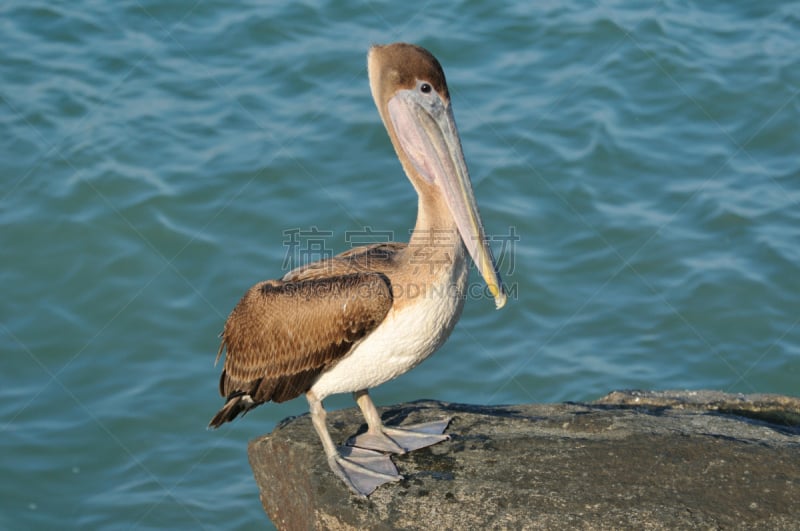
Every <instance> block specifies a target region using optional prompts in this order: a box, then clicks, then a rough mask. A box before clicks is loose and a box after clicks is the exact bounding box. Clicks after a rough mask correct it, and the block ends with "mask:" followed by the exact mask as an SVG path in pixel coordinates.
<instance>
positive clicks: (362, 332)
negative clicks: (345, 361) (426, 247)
mask: <svg viewBox="0 0 800 531" xmlns="http://www.w3.org/2000/svg"><path fill="white" fill-rule="evenodd" d="M310 276H311V277H313V275H310ZM391 306H392V294H391V289H390V286H389V281H388V279H387V278H386V276H385V275H383V274H382V273H376V272H366V273H364V272H361V273H351V274H345V275H338V276H327V277H319V278H307V279H303V280H295V281H286V280H268V281H265V282H261V283H259V284H256V285H255V286H253V287H252V288H250V289H249V290H248V291H247V293H246V294H245V295H244V297H242V299H241V300H240V301H239V303H238V304H237V305H236V307H235V308H234V310H233V312H231V315H230V317H228V320H227V322H226V323H225V328H224V330H223V333H222V344H221V345H220V350H219V354H218V356H217V359H219V356H220V355H221V354H222V352H223V351H226V356H225V366H224V369H223V371H222V375H221V377H220V383H219V390H220V394H221V395H222V396H224V397H226V398H227V401H226V404H225V406H223V408H222V409H221V410H220V411H219V412H218V413H217V415H216V416H215V417H214V419H212V421H211V424H210V425H211V426H213V427H216V426H219V425H220V424H222V423H224V422H226V421H229V420H233V418H235V417H236V416H237V415H238V414H239V413H242V412H244V411H247V410H248V409H250V408H252V407H255V406H257V405H258V404H261V403H263V402H267V401H270V400H271V401H274V402H283V401H285V400H290V399H292V398H294V397H296V396H299V395H300V394H303V393H305V392H306V391H308V389H309V388H310V387H311V386H312V385H313V383H314V380H315V379H316V377H317V376H318V375H319V374H320V373H321V372H322V371H324V370H325V369H326V368H327V367H329V366H331V365H332V364H334V363H336V362H337V361H338V360H339V359H341V358H342V357H344V356H345V355H346V354H347V353H348V352H350V350H351V349H352V348H353V345H354V344H356V343H357V342H358V341H360V340H361V339H363V338H364V337H365V336H367V335H368V334H369V333H370V332H372V331H373V330H374V329H375V328H376V327H377V326H378V325H379V324H380V323H381V321H383V319H384V317H386V314H387V313H388V312H389V308H391Z"/></svg>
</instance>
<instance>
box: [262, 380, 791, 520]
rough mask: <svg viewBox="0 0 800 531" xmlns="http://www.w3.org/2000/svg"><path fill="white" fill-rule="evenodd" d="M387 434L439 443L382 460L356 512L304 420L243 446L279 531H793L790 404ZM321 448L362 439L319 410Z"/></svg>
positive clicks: (520, 413) (550, 408)
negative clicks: (429, 434)
mask: <svg viewBox="0 0 800 531" xmlns="http://www.w3.org/2000/svg"><path fill="white" fill-rule="evenodd" d="M382 416H383V419H384V421H385V422H386V423H387V424H389V425H392V424H409V423H414V422H422V421H426V420H435V419H440V418H443V417H452V418H453V420H452V422H451V423H450V426H449V427H448V429H447V433H449V434H450V435H451V437H452V438H451V440H450V441H447V442H443V443H440V444H437V445H435V446H431V447H429V448H425V449H422V450H418V451H416V452H412V453H411V454H408V455H403V456H397V457H395V458H394V461H395V463H396V464H397V468H398V470H399V471H400V473H401V474H403V475H404V476H405V479H404V480H403V481H401V482H399V483H397V484H388V485H384V486H382V487H380V488H378V490H376V491H375V492H374V493H373V494H372V495H371V496H370V497H369V498H368V499H359V498H357V497H355V496H353V495H351V494H350V493H349V491H348V490H347V488H346V487H345V486H344V485H343V484H342V483H341V482H340V481H339V480H338V479H336V477H335V476H334V475H333V473H332V472H331V471H330V469H329V468H328V465H327V463H326V460H325V456H324V453H323V451H322V445H321V444H320V442H319V439H318V438H317V435H316V433H315V432H314V429H313V427H312V426H311V421H310V418H309V417H308V415H304V416H301V417H297V418H292V419H287V420H286V421H284V422H283V423H281V425H279V426H278V427H277V428H275V430H274V431H273V433H271V434H269V435H266V436H263V437H260V438H257V439H254V440H253V441H251V442H250V446H249V457H250V464H251V466H252V467H253V471H254V473H255V478H256V482H257V483H258V486H259V489H260V492H261V500H262V503H263V505H264V508H265V509H266V511H267V513H268V515H269V517H270V518H271V519H272V521H273V522H274V523H275V525H276V526H277V527H278V528H280V529H365V528H369V529H395V528H402V529H432V528H439V529H498V528H499V529H539V528H542V529H553V528H562V529H563V528H570V529H571V528H576V527H577V528H584V529H585V528H589V529H619V528H646V529H674V528H689V527H700V528H705V529H708V528H748V529H759V528H760V529H800V503H799V502H798V500H800V400H798V399H796V398H790V397H782V396H775V395H747V396H746V395H728V394H724V393H718V392H714V391H699V392H689V391H683V392H680V391H679V392H675V391H668V392H639V391H635V392H619V391H618V392H614V393H611V394H609V395H608V396H606V397H604V398H602V399H601V400H598V401H597V402H594V403H588V404H578V403H565V404H528V405H516V406H496V407H481V406H472V405H465V404H449V403H442V402H432V401H422V402H414V403H409V404H401V405H398V406H393V407H390V408H384V409H383V410H382ZM328 423H329V426H330V430H331V435H332V436H333V438H334V440H335V441H340V442H341V441H344V440H346V439H347V438H348V437H349V436H350V435H353V434H354V433H356V432H357V431H363V430H365V429H366V426H365V424H364V420H363V418H362V417H361V415H360V413H359V412H358V410H357V409H348V410H343V411H331V412H330V413H329V415H328Z"/></svg>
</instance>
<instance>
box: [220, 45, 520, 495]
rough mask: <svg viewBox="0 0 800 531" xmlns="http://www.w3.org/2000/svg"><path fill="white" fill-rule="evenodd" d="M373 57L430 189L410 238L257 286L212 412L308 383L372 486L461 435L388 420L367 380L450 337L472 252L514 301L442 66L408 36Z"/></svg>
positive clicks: (387, 109)
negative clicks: (354, 412)
mask: <svg viewBox="0 0 800 531" xmlns="http://www.w3.org/2000/svg"><path fill="white" fill-rule="evenodd" d="M367 63H368V65H367V66H368V70H369V83H370V88H371V91H372V96H373V98H374V100H375V104H376V105H377V107H378V112H379V113H380V115H381V118H382V119H383V124H384V125H385V126H386V130H387V131H388V133H389V137H390V138H391V140H392V145H394V149H395V151H396V152H397V156H398V157H399V158H400V162H401V164H402V166H403V169H404V170H405V172H406V175H407V176H408V178H409V179H410V180H411V184H413V185H414V188H415V189H416V191H417V194H418V195H419V202H418V213H417V222H416V225H415V226H414V232H413V233H412V235H411V239H410V241H409V242H408V243H407V244H405V243H384V244H377V245H370V246H364V247H358V248H354V249H351V250H349V251H347V252H344V253H342V254H340V255H337V256H335V257H333V258H330V259H326V260H322V261H319V262H314V263H311V264H308V265H305V266H302V267H299V268H297V269H294V270H292V271H289V272H288V273H287V274H286V275H285V276H284V277H283V278H282V279H281V280H267V281H265V282H261V283H259V284H256V285H255V286H253V287H252V288H250V290H249V291H248V292H247V293H246V294H245V295H244V297H242V299H241V300H240V301H239V303H238V304H237V305H236V307H235V308H234V310H233V312H231V315H230V316H229V317H228V320H227V322H226V323H225V328H224V331H223V333H222V344H221V345H220V349H219V353H218V354H217V360H219V357H220V355H221V354H222V351H223V350H225V351H227V355H226V358H225V367H224V369H223V371H222V375H221V378H220V384H219V388H220V393H221V394H222V396H223V397H225V398H226V402H225V405H224V406H223V407H222V409H220V411H219V412H218V413H217V414H216V416H215V417H214V418H213V419H212V420H211V423H210V424H209V426H211V427H215V428H216V427H218V426H220V425H221V424H223V423H224V422H227V421H230V420H233V419H234V418H235V417H236V416H237V415H239V414H240V413H244V412H246V411H248V410H249V409H251V408H254V407H256V406H257V405H259V404H262V403H264V402H269V401H273V402H283V401H285V400H289V399H292V398H295V397H297V396H299V395H301V394H304V393H305V395H306V398H307V399H308V403H309V406H310V410H311V420H312V422H313V425H314V428H315V429H316V431H317V433H318V434H319V437H320V439H321V440H322V446H323V447H324V449H325V454H326V455H327V458H328V464H329V465H330V467H331V469H332V470H333V472H334V473H335V474H336V475H337V476H338V477H339V478H341V479H342V480H343V481H344V482H345V484H347V486H348V487H349V488H350V489H351V490H352V491H353V492H354V493H356V494H358V495H361V496H366V495H368V494H369V493H371V492H372V491H373V490H375V488H377V487H378V486H379V485H382V484H383V483H386V482H389V481H398V480H399V479H401V476H400V475H399V474H398V473H397V469H396V468H395V466H394V464H393V463H392V461H391V459H390V458H389V456H388V455H387V453H398V454H401V453H404V452H409V451H412V450H415V449H417V448H423V447H425V446H429V445H431V444H435V443H437V442H439V441H443V440H446V439H448V438H449V437H448V436H447V435H445V434H444V430H445V429H446V428H447V424H448V423H449V419H445V420H442V421H435V422H428V423H423V424H417V425H412V426H406V427H404V428H402V429H401V428H391V427H387V426H384V425H383V423H382V422H381V418H380V415H379V414H378V411H377V409H376V408H375V405H374V404H373V402H372V400H371V399H370V396H369V394H368V390H369V389H371V388H373V387H375V386H378V385H380V384H382V383H384V382H387V381H389V380H391V379H393V378H396V377H397V376H399V375H401V374H403V373H405V372H406V371H408V370H410V369H411V368H413V367H414V366H416V365H417V364H419V363H420V362H421V361H422V360H424V359H425V358H427V357H428V356H430V355H431V354H432V353H433V352H434V351H435V350H436V349H437V348H439V347H440V346H441V345H442V343H444V341H445V340H446V339H447V337H448V336H449V335H450V332H451V331H452V330H453V327H454V326H455V324H456V321H458V318H459V316H460V315H461V309H462V308H463V306H464V295H465V290H466V287H467V274H468V269H469V268H468V266H469V263H468V259H467V255H468V254H469V256H471V257H472V260H473V261H474V262H475V264H476V266H477V268H478V270H479V271H480V273H481V275H482V276H483V279H484V280H485V281H486V284H487V285H488V289H489V291H490V293H491V294H492V296H493V297H494V299H495V304H496V306H497V308H500V307H502V306H503V305H504V304H505V302H506V294H505V291H504V288H503V284H502V282H501V280H500V275H499V274H498V271H497V266H496V264H495V261H494V258H493V257H492V253H491V250H490V249H489V246H488V244H487V240H486V236H485V234H484V231H483V226H482V223H481V218H480V216H479V214H478V207H477V205H476V204H475V197H474V194H473V191H472V185H471V183H470V179H469V174H468V173H467V166H466V163H465V162H464V155H463V154H462V152H461V141H460V139H459V136H458V131H457V130H456V124H455V120H454V118H453V111H452V109H451V107H450V96H449V93H448V91H447V84H446V82H445V77H444V72H443V71H442V67H441V66H440V65H439V62H438V61H437V60H436V58H435V57H434V56H433V55H432V54H431V53H430V52H428V51H427V50H425V49H423V48H420V47H418V46H414V45H411V44H405V43H395V44H390V45H386V46H373V47H372V48H371V49H370V51H369V54H368V59H367ZM346 392H350V393H353V394H354V397H355V400H356V403H357V404H358V406H359V408H361V411H362V413H363V414H364V417H365V419H366V421H367V426H368V429H367V431H366V432H365V433H363V434H361V435H358V436H356V437H353V438H351V439H350V440H349V441H348V444H347V445H346V446H342V447H339V448H338V449H337V447H336V446H335V445H334V443H333V440H332V439H331V436H330V434H329V433H328V428H327V426H326V423H325V410H324V409H323V406H322V401H323V400H324V399H325V398H326V397H328V396H330V395H332V394H336V393H346Z"/></svg>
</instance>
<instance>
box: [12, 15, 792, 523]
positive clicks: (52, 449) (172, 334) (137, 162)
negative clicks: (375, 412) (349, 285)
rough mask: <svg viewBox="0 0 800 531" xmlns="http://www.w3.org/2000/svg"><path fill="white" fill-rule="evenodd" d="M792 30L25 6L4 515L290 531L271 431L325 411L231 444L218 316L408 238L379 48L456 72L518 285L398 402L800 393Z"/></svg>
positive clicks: (15, 145)
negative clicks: (318, 265)
mask: <svg viewBox="0 0 800 531" xmlns="http://www.w3.org/2000/svg"><path fill="white" fill-rule="evenodd" d="M798 35H800V7H798V4H797V3H795V2H778V1H776V2H767V3H758V2H749V1H724V2H722V1H719V2H700V1H679V0H664V1H661V2H608V1H601V0H598V1H586V2H583V1H577V0H567V1H563V2H536V3H532V2H512V1H500V2H492V3H486V2H477V1H474V0H471V1H466V0H465V1H461V2H456V3H453V2H450V3H443V2H442V3H433V2H430V3H427V4H424V3H421V4H408V3H402V2H401V3H397V2H350V3H345V2H333V1H328V2H326V1H317V2H312V1H309V2H253V1H250V2H236V3H229V2H221V1H218V0H217V1H197V2H194V1H190V2H175V1H154V0H121V1H119V2H96V1H79V2H43V1H39V0H27V1H24V2H23V1H16V0H11V1H7V2H4V3H3V4H2V5H0V128H1V129H0V130H2V136H0V176H2V189H0V248H2V256H3V267H2V268H0V280H1V281H2V286H3V296H2V298H1V299H0V350H1V351H2V357H1V358H0V360H1V361H0V455H2V456H3V474H2V479H1V480H0V528H3V529H52V528H82V529H156V528H157V529H163V528H192V529H254V528H263V527H266V526H269V525H270V524H269V522H268V521H267V519H266V517H265V515H264V513H263V511H262V509H261V505H260V502H259V500H258V492H257V488H256V485H255V483H254V481H253V479H252V476H251V473H250V469H249V466H248V464H247V457H246V444H247V441H248V440H249V439H251V438H253V437H256V436H258V435H260V434H263V433H266V432H269V431H270V430H272V429H273V428H274V426H275V424H276V423H277V422H279V421H280V420H281V419H282V418H284V417H286V416H289V415H297V414H302V413H304V412H305V411H306V404H305V402H304V400H303V399H297V400H294V401H291V402H288V403H285V404H281V405H269V406H262V407H261V408H259V409H258V410H255V411H253V412H251V413H250V414H249V415H248V416H247V417H246V418H245V419H244V420H240V421H237V422H235V423H233V424H229V425H226V426H225V427H224V428H222V429H220V430H217V431H207V430H206V429H205V426H206V424H207V422H208V420H209V419H210V417H211V416H212V415H213V414H214V413H215V412H216V410H217V409H218V408H219V407H220V405H221V404H222V399H221V398H220V397H219V396H218V395H217V379H218V374H219V370H220V368H219V367H214V356H215V354H216V352H217V347H218V337H217V334H218V333H219V332H220V330H221V327H222V325H223V323H224V321H225V318H226V316H227V314H228V312H229V311H230V310H231V309H232V308H233V306H234V305H235V304H236V302H237V300H238V299H239V297H240V296H241V295H242V294H243V293H244V291H245V290H246V289H247V288H248V287H249V286H250V285H252V284H254V283H255V282H257V281H259V280H263V279H267V278H275V277H279V276H281V275H282V274H283V272H284V270H285V269H286V268H287V267H290V266H293V265H298V263H301V262H302V261H304V260H308V259H310V258H315V257H316V258H318V257H319V256H320V255H323V254H325V253H328V252H340V251H344V250H346V249H348V248H350V247H351V246H352V245H353V244H356V243H359V242H361V243H363V242H368V241H379V240H380V239H385V238H387V237H391V238H392V239H395V238H396V239H398V240H406V239H407V237H408V229H409V228H410V227H412V226H413V222H414V217H415V209H416V199H415V195H414V192H413V189H412V188H411V186H410V185H409V183H408V181H407V179H406V178H405V176H404V175H403V174H402V171H401V168H400V165H399V164H398V163H397V160H396V158H395V156H394V153H393V151H392V149H391V146H390V143H389V141H388V138H387V136H386V133H385V131H384V129H383V126H382V125H381V123H380V120H379V118H378V115H377V112H376V111H375V109H374V105H373V103H372V100H371V97H370V94H369V88H368V83H367V78H366V61H365V54H366V51H367V48H368V46H369V45H370V44H371V43H385V42H392V41H397V40H404V41H409V42H415V43H418V44H420V45H423V46H425V47H427V48H429V49H430V50H431V51H432V52H433V53H434V54H435V55H436V56H437V57H438V58H439V60H440V61H441V63H442V64H443V65H444V68H445V71H446V73H447V76H448V81H449V85H450V91H451V96H452V100H453V106H454V111H455V116H456V120H457V121H458V124H459V128H460V132H461V137H462V141H463V146H464V152H465V155H466V158H467V162H468V165H469V167H470V171H471V174H472V178H473V182H474V184H475V191H476V196H477V200H478V203H479V205H480V208H481V212H482V215H483V220H484V224H485V226H486V229H487V232H488V233H489V234H490V236H491V237H492V245H493V247H494V249H495V254H496V255H497V256H498V257H499V258H500V260H501V272H502V274H503V276H504V279H505V281H506V283H507V285H508V286H509V288H510V290H511V292H512V299H511V300H510V301H509V303H508V305H507V307H506V308H504V309H502V310H501V311H495V310H494V306H493V303H492V301H491V300H487V299H486V297H484V296H482V293H481V292H480V290H478V291H476V292H475V293H473V295H472V296H471V297H470V300H468V301H467V304H466V308H465V310H464V314H463V317H462V319H461V321H460V323H459V325H458V327H457V328H456V330H455V332H454V333H453V335H452V337H451V338H450V340H449V341H448V342H447V344H446V345H445V346H444V347H443V348H442V349H441V350H440V351H439V352H438V353H437V354H436V355H435V356H433V357H432V358H430V359H429V360H428V361H426V362H425V363H424V364H422V365H421V366H419V367H417V368H416V369H415V370H414V371H412V372H411V373H409V374H407V375H405V376H403V377H401V378H399V379H397V380H395V381H393V382H390V383H387V384H386V385H384V386H382V387H380V388H378V389H376V390H375V391H374V393H373V396H374V397H375V400H376V402H377V403H378V404H382V405H388V404H393V403H398V402H403V401H408V400H414V399H420V398H435V399H441V400H447V401H458V402H469V403H477V404H502V403H520V402H553V401H563V400H592V399H595V398H598V397H600V396H602V395H604V394H605V393H607V392H609V391H611V390H614V389H620V388H645V389H670V388H687V389H701V388H713V389H720V390H724V391H728V392H736V393H752V392H764V393H784V394H793V395H798V394H800V384H799V383H798V382H799V379H800V265H799V264H800V157H798V147H799V146H800V125H799V124H800V97H799V96H798V92H799V91H800V39H799V38H798ZM369 231H372V232H369ZM472 280H473V281H474V283H475V285H478V286H479V285H480V278H479V277H478V276H477V275H474V276H473V277H472ZM327 405H328V406H329V407H330V408H333V409H335V408H341V407H351V406H352V401H351V399H350V397H347V396H342V397H333V398H332V399H330V400H329V401H328V402H327Z"/></svg>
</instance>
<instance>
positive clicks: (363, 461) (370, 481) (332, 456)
mask: <svg viewBox="0 0 800 531" xmlns="http://www.w3.org/2000/svg"><path fill="white" fill-rule="evenodd" d="M306 399H307V400H308V405H309V408H310V411H311V422H312V423H313V425H314V429H315V430H316V431H317V435H319V438H320V440H321V441H322V446H323V448H324V449H325V455H326V456H327V457H328V466H330V467H331V470H333V473H334V474H336V476H337V477H338V478H339V479H341V480H342V481H344V483H345V485H347V487H348V488H349V489H350V490H351V491H352V492H353V493H355V494H357V495H359V496H364V497H366V496H369V495H370V494H371V493H372V491H374V490H375V489H377V488H378V487H380V486H381V485H383V484H384V483H389V482H392V481H400V480H401V479H402V476H401V475H400V474H398V473H397V468H396V467H395V466H394V463H392V459H391V458H390V457H389V456H388V455H385V454H382V453H380V452H375V451H372V450H368V449H364V448H352V447H348V446H342V447H340V449H338V450H337V448H336V445H334V444H333V439H331V435H330V433H329V432H328V426H327V424H326V423H325V419H326V417H327V414H326V413H325V408H324V407H323V406H322V400H320V399H319V398H317V397H316V395H314V394H313V393H312V392H311V391H309V392H308V393H306ZM340 450H341V452H340Z"/></svg>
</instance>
